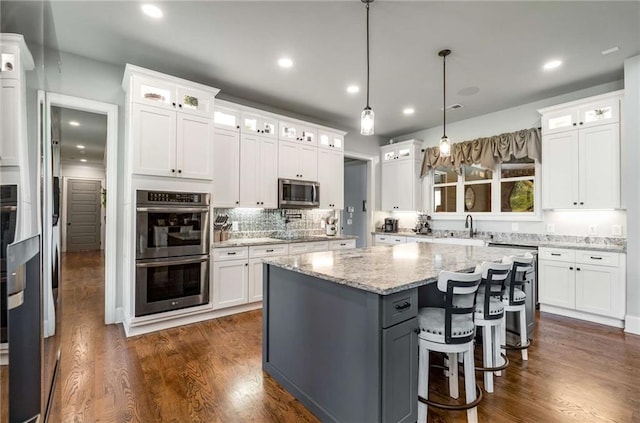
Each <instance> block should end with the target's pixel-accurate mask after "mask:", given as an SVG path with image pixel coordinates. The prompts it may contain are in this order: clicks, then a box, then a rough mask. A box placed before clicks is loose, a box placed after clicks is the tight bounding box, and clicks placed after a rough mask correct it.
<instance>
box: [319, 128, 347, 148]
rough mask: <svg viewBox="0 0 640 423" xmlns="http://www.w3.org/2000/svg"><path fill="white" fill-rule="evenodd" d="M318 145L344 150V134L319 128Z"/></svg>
mask: <svg viewBox="0 0 640 423" xmlns="http://www.w3.org/2000/svg"><path fill="white" fill-rule="evenodd" d="M318 147H320V148H330V149H334V150H344V136H343V135H340V134H337V133H334V132H331V131H326V130H323V129H320V130H318Z"/></svg>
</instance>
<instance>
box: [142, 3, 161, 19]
mask: <svg viewBox="0 0 640 423" xmlns="http://www.w3.org/2000/svg"><path fill="white" fill-rule="evenodd" d="M140 8H141V9H142V12H143V13H144V14H145V15H147V16H150V17H152V18H155V19H160V18H161V17H162V15H163V13H162V10H161V9H160V8H159V7H158V6H154V5H152V4H143V5H142V6H140Z"/></svg>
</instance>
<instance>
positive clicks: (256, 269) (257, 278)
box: [249, 244, 289, 303]
mask: <svg viewBox="0 0 640 423" xmlns="http://www.w3.org/2000/svg"><path fill="white" fill-rule="evenodd" d="M288 254H289V245H288V244H274V245H260V246H255V247H249V302H250V303H252V302H256V301H262V275H263V272H262V269H263V264H262V259H263V258H265V257H278V256H286V255H288Z"/></svg>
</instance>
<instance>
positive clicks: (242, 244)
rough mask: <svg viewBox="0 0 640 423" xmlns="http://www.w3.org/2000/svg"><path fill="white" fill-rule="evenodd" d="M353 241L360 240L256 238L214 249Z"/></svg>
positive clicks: (218, 244) (216, 244)
mask: <svg viewBox="0 0 640 423" xmlns="http://www.w3.org/2000/svg"><path fill="white" fill-rule="evenodd" d="M351 239H358V237H357V236H354V235H336V236H324V237H323V236H320V235H319V236H318V238H317V239H316V238H305V239H278V238H268V239H265V238H256V241H251V240H252V238H238V239H230V240H227V241H221V242H214V243H213V248H214V249H215V248H231V247H252V246H259V245H271V244H298V243H302V242H323V241H346V240H351Z"/></svg>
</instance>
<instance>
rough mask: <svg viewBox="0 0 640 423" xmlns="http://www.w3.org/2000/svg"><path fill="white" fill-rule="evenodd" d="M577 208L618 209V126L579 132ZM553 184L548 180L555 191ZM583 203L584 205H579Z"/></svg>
mask: <svg viewBox="0 0 640 423" xmlns="http://www.w3.org/2000/svg"><path fill="white" fill-rule="evenodd" d="M579 137H580V147H579V154H580V177H579V181H580V206H581V207H582V208H586V209H614V208H619V207H620V125H619V124H617V123H611V124H608V125H600V126H593V127H591V128H585V129H582V130H580V133H579ZM555 184H556V181H555V180H553V181H552V189H553V190H555ZM583 203H584V204H583Z"/></svg>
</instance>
